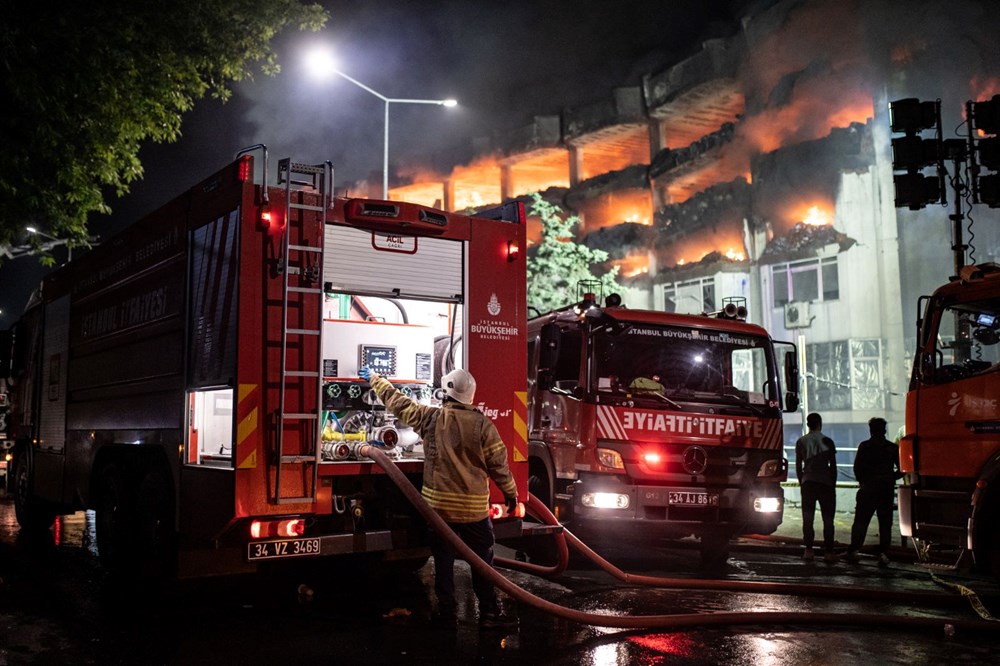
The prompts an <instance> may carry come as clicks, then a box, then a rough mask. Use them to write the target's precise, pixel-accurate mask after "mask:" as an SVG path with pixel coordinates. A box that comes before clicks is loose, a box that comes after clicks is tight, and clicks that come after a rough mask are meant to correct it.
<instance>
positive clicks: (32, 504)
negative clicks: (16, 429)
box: [13, 453, 56, 531]
mask: <svg viewBox="0 0 1000 666" xmlns="http://www.w3.org/2000/svg"><path fill="white" fill-rule="evenodd" d="M13 478H14V480H13V484H14V515H15V516H17V522H18V524H19V525H20V526H21V527H22V528H23V529H25V530H31V531H41V530H47V529H49V528H50V527H52V523H53V522H55V519H56V513H55V511H53V510H52V508H51V507H50V506H49V505H48V503H47V502H45V500H42V499H39V498H38V497H35V495H34V494H32V492H31V470H29V469H28V456H27V455H25V454H24V453H20V454H18V455H17V456H15V457H14V477H13Z"/></svg>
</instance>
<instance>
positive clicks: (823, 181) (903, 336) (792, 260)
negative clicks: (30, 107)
mask: <svg viewBox="0 0 1000 666" xmlns="http://www.w3.org/2000/svg"><path fill="white" fill-rule="evenodd" d="M883 4H884V5H885V7H882V5H883ZM876 5H878V6H879V7H878V9H872V7H874V6H876ZM891 6H892V3H862V2H853V3H852V2H825V1H815V2H794V1H791V0H779V1H775V2H759V3H756V6H755V9H754V12H753V13H752V14H750V15H747V16H745V17H744V18H743V19H742V21H740V22H739V27H738V28H737V29H736V30H735V31H734V32H733V34H732V35H731V36H729V37H727V38H725V39H712V40H709V41H706V42H704V43H703V44H702V47H701V49H700V50H699V51H698V52H697V53H694V54H692V55H691V56H690V57H689V58H686V59H685V60H683V61H681V62H678V63H675V64H674V65H672V66H671V67H668V68H666V69H664V70H662V71H656V72H650V73H648V74H646V75H645V76H643V77H642V81H641V84H640V85H632V86H622V87H619V88H615V89H613V90H611V91H608V92H606V93H603V92H601V91H595V92H596V93H597V96H598V99H597V101H595V102H594V103H593V104H591V105H586V106H584V107H580V108H572V109H565V110H564V111H563V113H562V114H560V115H558V116H556V115H542V116H535V117H533V119H532V120H531V122H529V123H528V124H526V125H525V126H524V127H521V128H518V129H516V130H514V131H511V132H506V133H502V134H498V135H497V136H495V137H492V138H491V139H489V140H484V141H482V142H481V144H482V145H481V150H480V151H479V153H480V157H478V158H477V159H475V160H473V161H471V162H470V163H468V164H462V165H455V166H454V167H453V168H452V170H451V172H450V173H448V174H445V175H442V176H440V177H439V178H433V177H427V178H423V179H417V180H414V181H413V182H410V183H404V184H398V186H396V187H393V188H392V189H391V191H390V197H391V198H393V199H401V200H402V199H405V200H410V201H415V202H418V203H424V204H427V205H434V206H438V207H442V208H445V209H448V210H475V209H476V208H478V207H483V206H487V205H495V204H497V203H500V202H501V201H507V200H511V199H515V198H518V197H527V196H528V195H529V194H530V193H533V192H542V193H543V195H544V196H545V197H546V198H547V199H549V200H553V201H555V202H556V203H558V204H559V205H560V206H561V207H562V208H563V209H564V210H566V211H568V212H570V213H573V214H576V215H578V216H579V217H580V219H581V224H580V228H579V239H578V240H579V241H580V242H582V243H585V244H587V245H588V246H591V247H595V248H600V249H603V250H605V251H607V252H608V253H609V255H610V257H609V261H608V266H609V267H610V266H612V265H617V266H619V267H620V273H619V282H620V284H621V286H622V292H623V294H624V295H625V298H626V302H627V303H628V304H629V305H630V306H632V307H644V308H653V309H665V310H672V311H677V312H699V313H700V312H703V311H713V310H717V309H719V308H720V307H721V306H722V303H723V299H724V298H730V297H739V298H744V299H746V303H747V305H748V308H749V311H750V319H751V320H752V321H754V322H756V323H759V324H761V325H763V326H764V327H765V328H767V330H769V331H770V332H771V334H772V336H773V337H775V338H776V339H781V340H788V341H792V342H796V343H797V344H798V345H799V347H800V348H801V349H800V358H801V360H802V363H803V368H802V369H803V371H804V373H803V374H804V377H805V381H804V385H803V390H804V407H803V414H804V413H805V412H806V411H818V412H820V413H822V414H823V416H824V421H825V424H826V425H825V428H824V431H825V432H827V433H828V434H830V435H831V436H832V437H833V438H834V440H835V441H836V442H837V443H838V448H839V449H840V450H841V456H840V459H839V462H840V464H841V470H842V475H841V478H842V479H847V480H850V479H852V478H853V471H852V469H851V463H852V461H853V453H854V451H855V450H856V447H857V444H858V443H859V442H860V441H862V440H863V439H866V438H867V436H868V430H867V426H866V423H867V420H868V419H869V418H871V417H873V416H881V417H884V418H886V419H887V420H888V421H889V423H890V429H891V430H890V432H891V433H894V432H895V430H896V428H897V427H899V426H901V425H902V423H903V409H904V395H905V393H906V390H907V386H908V382H909V368H910V363H911V361H910V359H911V356H912V353H913V349H914V344H913V339H914V335H915V332H914V322H915V320H916V317H917V311H916V303H917V299H918V297H919V296H920V295H921V294H924V293H929V292H930V291H931V290H932V289H933V287H934V286H935V285H936V284H938V283H940V282H943V281H945V280H947V278H948V277H949V276H950V275H951V274H952V272H953V271H952V269H951V267H952V262H953V255H952V250H951V244H952V238H951V227H950V222H949V221H948V215H949V213H950V212H951V209H949V208H944V207H942V206H933V207H929V208H927V209H924V210H921V211H916V212H915V211H909V210H905V209H897V208H896V207H895V206H894V187H893V178H892V176H893V169H892V156H891V148H890V146H891V134H890V131H889V118H888V103H889V101H890V100H892V99H898V98H903V97H921V98H931V99H933V98H934V97H941V98H944V97H945V96H946V95H952V99H951V102H952V104H951V106H950V107H948V109H949V110H948V112H947V113H948V116H947V118H946V120H945V124H946V126H951V127H955V126H959V125H960V123H961V120H962V119H961V108H962V107H961V104H962V103H964V101H965V100H966V99H982V98H988V97H989V96H990V95H992V94H996V93H1000V55H998V54H1000V49H996V47H995V41H993V42H991V41H990V40H988V39H987V40H985V41H983V42H982V43H981V44H980V43H975V40H973V42H974V43H971V44H965V45H962V46H961V49H960V50H961V53H962V58H959V57H958V55H957V51H956V52H955V53H952V54H951V55H950V56H949V57H954V58H955V59H956V61H958V60H961V61H962V62H967V63H975V64H970V65H969V68H968V69H967V70H964V71H960V72H952V74H953V76H948V75H946V74H943V73H941V71H943V70H939V68H938V67H937V66H936V65H934V64H933V63H936V62H937V60H935V59H936V58H940V57H941V53H940V52H938V51H935V48H937V47H936V46H935V45H937V44H938V43H939V42H940V43H941V44H942V45H943V44H947V43H948V41H947V40H946V39H945V38H944V36H941V37H940V39H932V40H931V42H932V44H931V46H930V47H929V46H927V39H925V40H924V42H923V44H924V47H923V48H924V49H925V52H924V53H922V54H917V55H914V56H912V57H903V56H901V55H899V53H900V51H899V49H902V48H904V47H908V45H910V44H911V42H910V41H908V40H910V39H913V38H914V35H912V34H909V33H907V32H905V31H901V32H900V34H899V35H898V39H895V38H894V37H893V36H892V34H891V33H883V30H884V28H885V26H884V25H883V23H884V21H885V15H884V14H883V13H882V11H883V10H886V11H888V8H889V7H891ZM956 20H958V19H956ZM983 27H984V28H986V26H983ZM945 28H947V26H942V27H941V29H942V30H944V29H945ZM887 35H888V36H887ZM990 44H993V48H992V51H990V47H989V45H990ZM940 48H941V49H943V48H945V47H944V46H941V47H940ZM948 48H952V49H958V47H957V46H955V45H954V44H952V45H951V46H950V47H948ZM967 51H968V52H970V53H967ZM973 51H978V52H979V53H978V56H979V57H978V59H976V58H974V57H972V55H971V52H973ZM928 63H930V64H928ZM526 111H528V112H530V110H526ZM949 123H950V125H949ZM971 212H972V209H971V208H970V213H971ZM973 221H974V223H975V227H974V235H975V238H976V241H975V247H974V249H973V256H972V257H971V259H973V260H975V261H977V262H982V261H996V260H997V257H998V254H1000V234H998V232H997V229H998V228H1000V225H998V224H997V222H998V221H1000V215H998V211H996V210H991V209H987V208H985V207H983V206H978V207H975V214H974V216H973ZM534 224H535V225H536V226H535V227H529V238H530V237H536V238H537V235H538V229H537V221H535V223H534ZM801 432H802V426H801V415H799V416H795V415H793V416H792V417H791V418H789V419H788V421H787V425H786V434H785V440H786V452H787V454H788V457H789V459H790V460H791V459H793V458H794V441H795V439H796V438H797V436H798V435H799V434H801Z"/></svg>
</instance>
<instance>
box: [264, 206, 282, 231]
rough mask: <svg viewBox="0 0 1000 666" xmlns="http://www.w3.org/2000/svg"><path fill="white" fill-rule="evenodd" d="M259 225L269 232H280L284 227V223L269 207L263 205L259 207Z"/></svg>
mask: <svg viewBox="0 0 1000 666" xmlns="http://www.w3.org/2000/svg"><path fill="white" fill-rule="evenodd" d="M260 227H261V229H263V230H264V231H266V232H267V233H269V234H280V233H281V232H282V231H284V229H285V223H284V220H282V219H281V218H279V217H278V216H277V215H275V214H274V212H272V211H271V209H270V208H268V207H267V206H264V207H263V208H261V209H260Z"/></svg>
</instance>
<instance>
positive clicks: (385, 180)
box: [333, 69, 458, 199]
mask: <svg viewBox="0 0 1000 666" xmlns="http://www.w3.org/2000/svg"><path fill="white" fill-rule="evenodd" d="M333 72H334V73H335V74H337V76H340V77H341V78H344V79H347V80H348V81H350V82H351V83H353V84H354V85H356V86H357V87H359V88H361V89H362V90H367V91H368V92H369V93H371V94H372V95H375V96H376V97H378V98H379V99H380V100H382V102H383V103H384V104H385V119H384V121H383V131H382V198H383V199H388V198H389V105H390V104H434V105H437V106H456V105H457V104H458V102H456V101H455V100H453V99H410V98H400V97H386V96H385V95H383V94H382V93H380V92H378V91H377V90H375V89H374V88H372V87H370V86H366V85H365V84H363V83H361V82H360V81H358V80H357V79H355V78H353V77H351V76H348V75H347V74H344V73H343V72H341V71H340V70H338V69H334V70H333Z"/></svg>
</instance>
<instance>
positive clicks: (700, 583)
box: [494, 495, 963, 605]
mask: <svg viewBox="0 0 1000 666" xmlns="http://www.w3.org/2000/svg"><path fill="white" fill-rule="evenodd" d="M527 508H528V513H530V514H531V515H533V516H535V517H536V518H539V519H540V520H542V521H543V522H545V523H546V524H549V525H558V524H559V521H558V519H557V518H556V517H555V516H553V515H552V512H551V511H549V509H548V507H546V506H545V505H544V504H542V502H541V501H540V500H538V499H537V498H536V497H535V496H534V495H529V496H528V505H527ZM563 537H564V538H563ZM555 539H556V543H557V544H559V543H560V542H561V541H566V542H569V544H570V545H572V546H573V548H575V549H576V550H578V551H580V553H582V554H583V556H584V557H586V558H587V559H588V560H590V561H591V562H593V563H594V564H595V565H597V567H598V568H600V569H601V570H603V571H604V572H605V573H608V574H610V575H611V576H613V577H614V578H617V579H618V580H620V581H622V582H623V583H629V584H631V585H643V586H647V587H669V588H672V589H678V590H716V591H728V592H753V593H757V594H789V595H795V596H808V597H833V598H836V599H861V600H866V601H907V602H920V603H925V604H930V605H950V604H962V603H963V600H962V599H961V598H959V597H956V596H954V595H951V594H939V593H935V592H904V591H901V590H870V589H864V588H856V587H834V586H832V585H808V584H804V583H769V582H764V581H744V580H702V579H696V578H694V579H693V578H661V577H656V576H642V575H638V574H630V573H626V572H624V571H622V570H621V569H619V568H618V567H616V566H615V565H614V564H612V563H611V562H608V561H607V560H606V559H604V558H603V557H601V556H600V555H598V554H597V553H596V552H594V550H593V549H591V548H590V547H589V546H587V544H585V543H584V542H583V541H581V540H580V539H579V537H577V536H576V535H575V534H573V533H572V532H570V531H569V530H567V529H566V528H563V534H562V535H556V536H555ZM564 547H565V546H564ZM494 564H496V565H497V566H501V567H504V568H506V569H513V570H516V571H523V572H526V573H531V574H537V575H540V576H545V575H555V574H558V573H562V571H563V570H564V569H565V568H566V567H565V564H564V563H563V564H562V566H560V565H558V564H557V565H556V566H553V567H540V566H538V565H532V564H528V563H525V562H519V561H517V560H510V559H506V558H500V557H498V558H496V560H495V561H494Z"/></svg>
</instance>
